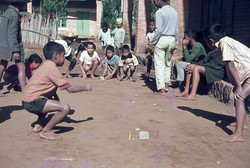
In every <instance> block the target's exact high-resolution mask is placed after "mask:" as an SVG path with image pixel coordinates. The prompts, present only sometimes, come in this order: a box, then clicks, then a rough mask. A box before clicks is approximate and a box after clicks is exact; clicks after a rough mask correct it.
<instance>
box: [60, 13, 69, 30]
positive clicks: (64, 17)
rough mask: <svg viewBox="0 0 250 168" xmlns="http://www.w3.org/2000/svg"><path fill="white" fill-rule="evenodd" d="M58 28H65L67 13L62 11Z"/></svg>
mask: <svg viewBox="0 0 250 168" xmlns="http://www.w3.org/2000/svg"><path fill="white" fill-rule="evenodd" d="M59 27H63V28H66V27H67V11H64V12H63V13H62V16H61V17H60V23H59Z"/></svg>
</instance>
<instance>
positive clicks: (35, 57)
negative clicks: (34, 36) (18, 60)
mask: <svg viewBox="0 0 250 168" xmlns="http://www.w3.org/2000/svg"><path fill="white" fill-rule="evenodd" d="M28 61H29V63H32V62H35V63H37V64H41V63H42V62H43V60H42V58H41V57H40V56H39V55H38V54H31V55H30V57H29V59H28Z"/></svg>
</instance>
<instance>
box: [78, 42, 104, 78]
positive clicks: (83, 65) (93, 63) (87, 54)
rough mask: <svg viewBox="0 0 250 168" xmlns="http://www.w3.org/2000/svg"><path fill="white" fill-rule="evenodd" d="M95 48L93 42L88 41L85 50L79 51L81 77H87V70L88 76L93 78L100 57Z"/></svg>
mask: <svg viewBox="0 0 250 168" xmlns="http://www.w3.org/2000/svg"><path fill="white" fill-rule="evenodd" d="M95 50H96V46H95V44H94V43H93V42H88V43H87V45H86V50H85V51H83V52H82V53H81V56H80V59H79V60H80V69H81V71H82V78H83V79H87V72H89V71H90V78H91V79H94V78H95V76H94V74H95V71H96V70H97V67H98V64H99V62H100V58H99V56H98V54H97V52H96V51H95Z"/></svg>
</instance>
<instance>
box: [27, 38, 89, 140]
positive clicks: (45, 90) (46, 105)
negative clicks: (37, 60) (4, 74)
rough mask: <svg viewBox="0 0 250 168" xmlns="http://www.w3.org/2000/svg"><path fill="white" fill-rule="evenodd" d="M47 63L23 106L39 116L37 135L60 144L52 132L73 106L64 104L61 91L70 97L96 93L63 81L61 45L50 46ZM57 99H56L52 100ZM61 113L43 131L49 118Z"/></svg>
mask: <svg viewBox="0 0 250 168" xmlns="http://www.w3.org/2000/svg"><path fill="white" fill-rule="evenodd" d="M43 53H44V56H45V58H46V61H45V62H44V63H43V64H42V65H41V66H40V67H39V68H38V69H37V71H36V73H35V74H34V75H33V76H32V77H31V78H30V81H29V82H28V84H27V85H26V86H25V88H24V90H23V93H22V105H23V107H24V109H26V110H27V111H28V112H31V113H33V114H36V115H38V119H37V121H36V124H35V126H34V132H40V137H41V138H44V139H49V140H57V139H61V138H62V137H61V136H59V135H57V134H55V133H54V132H52V128H53V127H54V126H55V125H56V124H58V123H59V122H60V121H62V119H63V118H64V117H65V116H66V115H67V114H68V113H69V111H70V106H69V105H68V104H64V103H61V102H60V101H59V98H58V96H57V94H56V90H57V88H60V89H61V90H67V91H68V92H70V93H74V92H79V91H90V90H92V88H91V86H90V85H89V84H83V85H81V86H73V85H71V84H70V83H68V81H67V80H66V79H65V78H64V77H63V75H62V74H61V72H60V71H59V69H58V67H59V66H63V64H64V61H65V57H64V55H65V50H64V47H63V46H62V45H61V44H58V43H56V42H49V43H47V44H46V45H45V46H44V48H43ZM52 96H54V97H55V99H54V100H51V99H50V98H51V97H52ZM54 111H58V112H57V113H55V114H54V115H53V117H52V118H51V119H50V121H49V122H48V123H47V124H46V125H45V126H44V127H43V122H44V120H45V117H46V114H47V113H49V112H54Z"/></svg>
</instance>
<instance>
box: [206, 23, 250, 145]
mask: <svg viewBox="0 0 250 168" xmlns="http://www.w3.org/2000/svg"><path fill="white" fill-rule="evenodd" d="M225 34H226V33H225V32H224V29H223V27H222V26H221V25H219V24H214V25H212V26H211V28H210V29H209V34H208V37H209V38H210V40H211V42H212V44H213V45H214V46H216V47H217V48H219V49H220V50H221V52H222V60H223V61H224V62H225V63H226V70H227V75H228V77H229V79H230V80H231V81H232V83H233V85H234V101H235V111H236V129H235V131H234V134H232V135H230V136H229V137H227V138H223V139H221V140H222V141H225V142H243V141H244V140H245V139H244V135H243V128H244V127H245V128H246V127H247V116H246V109H245V105H244V102H245V98H246V97H248V96H249V95H250V66H249V65H250V49H249V48H248V47H247V46H245V45H243V44H242V43H240V42H239V41H236V40H234V39H232V38H230V37H228V36H226V35H225Z"/></svg>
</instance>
